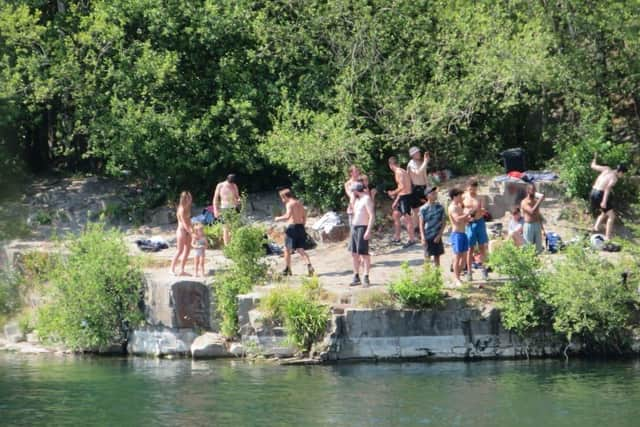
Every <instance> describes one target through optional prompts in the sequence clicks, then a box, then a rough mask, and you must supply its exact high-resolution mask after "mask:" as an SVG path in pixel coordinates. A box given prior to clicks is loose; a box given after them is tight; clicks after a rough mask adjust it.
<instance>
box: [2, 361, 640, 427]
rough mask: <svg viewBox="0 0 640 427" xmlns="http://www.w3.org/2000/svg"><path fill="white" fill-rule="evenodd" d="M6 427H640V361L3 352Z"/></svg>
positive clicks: (3, 395) (3, 391) (4, 420)
mask: <svg viewBox="0 0 640 427" xmlns="http://www.w3.org/2000/svg"><path fill="white" fill-rule="evenodd" d="M0 425H2V426H11V425H26V426H37V425H43V426H50V425H51V426H53V425H77V426H87V425H101V426H144V425H148V426H174V425H185V426H189V425H191V426H200V425H202V426H422V425H425V426H518V427H525V426H535V427H542V426H581V427H587V426H605V427H622V426H640V362H638V361H624V362H585V361H570V362H569V363H564V362H563V361H557V360H552V361H532V362H526V361H490V362H475V363H463V362H451V363H449V362H446V363H405V364H346V365H337V366H297V367H285V366H276V365H272V364H269V363H249V362H244V361H239V360H218V361H202V362H200V361H198V362H194V361H191V360H154V359H142V358H75V357H66V358H60V357H53V356H44V357H43V356H37V357H27V356H23V355H17V354H11V353H0Z"/></svg>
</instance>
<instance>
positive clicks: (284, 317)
mask: <svg viewBox="0 0 640 427" xmlns="http://www.w3.org/2000/svg"><path fill="white" fill-rule="evenodd" d="M320 295H321V292H320V288H319V282H318V280H317V278H315V279H313V278H312V279H308V280H306V281H304V282H303V285H302V287H301V288H298V289H296V288H290V287H284V286H283V287H280V288H278V289H275V290H273V291H271V292H270V293H269V294H268V295H267V296H266V297H265V298H264V299H263V300H262V301H261V302H260V309H261V311H262V312H263V313H264V315H265V317H266V318H268V319H271V320H272V321H273V322H275V323H279V324H282V325H284V327H285V328H286V330H287V337H288V339H289V341H290V342H291V343H292V344H294V345H295V346H296V347H298V348H299V349H301V350H303V351H306V352H308V351H310V350H311V346H312V345H313V343H314V342H316V341H317V340H319V339H320V338H322V336H323V334H324V332H325V331H326V329H327V322H328V321H329V308H328V307H327V306H326V305H324V304H322V303H321V302H320V300H319V297H320Z"/></svg>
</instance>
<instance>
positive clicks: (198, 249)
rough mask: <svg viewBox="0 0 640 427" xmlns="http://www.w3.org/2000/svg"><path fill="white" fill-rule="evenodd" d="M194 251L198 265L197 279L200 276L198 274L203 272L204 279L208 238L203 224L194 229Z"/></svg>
mask: <svg viewBox="0 0 640 427" xmlns="http://www.w3.org/2000/svg"><path fill="white" fill-rule="evenodd" d="M193 233H194V236H193V249H194V254H195V264H196V277H199V276H200V275H199V274H198V272H202V277H204V276H205V272H204V258H205V251H206V249H207V238H206V237H205V235H204V227H203V226H202V224H196V225H195V226H194V227H193Z"/></svg>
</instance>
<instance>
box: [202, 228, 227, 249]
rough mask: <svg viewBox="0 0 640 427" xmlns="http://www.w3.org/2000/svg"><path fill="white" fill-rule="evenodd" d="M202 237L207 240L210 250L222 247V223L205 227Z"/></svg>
mask: <svg viewBox="0 0 640 427" xmlns="http://www.w3.org/2000/svg"><path fill="white" fill-rule="evenodd" d="M204 235H205V237H206V238H207V244H208V245H209V247H210V248H212V249H216V248H221V247H222V246H223V241H222V223H220V222H216V223H215V224H212V225H207V226H205V227H204Z"/></svg>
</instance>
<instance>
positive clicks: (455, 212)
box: [448, 188, 472, 286]
mask: <svg viewBox="0 0 640 427" xmlns="http://www.w3.org/2000/svg"><path fill="white" fill-rule="evenodd" d="M449 198H450V199H451V204H449V208H448V213H449V220H450V221H451V225H452V227H453V232H452V233H451V237H450V241H451V249H452V251H453V255H454V260H453V275H454V276H455V283H456V285H458V286H462V279H461V278H460V276H461V274H462V270H463V269H464V267H465V265H466V263H467V253H468V252H469V239H468V238H467V234H466V233H465V227H466V225H467V224H468V223H469V221H471V218H472V217H471V215H469V214H468V213H466V212H465V210H464V206H463V204H462V190H460V189H459V188H452V189H451V190H449ZM469 268H471V266H467V269H469Z"/></svg>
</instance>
